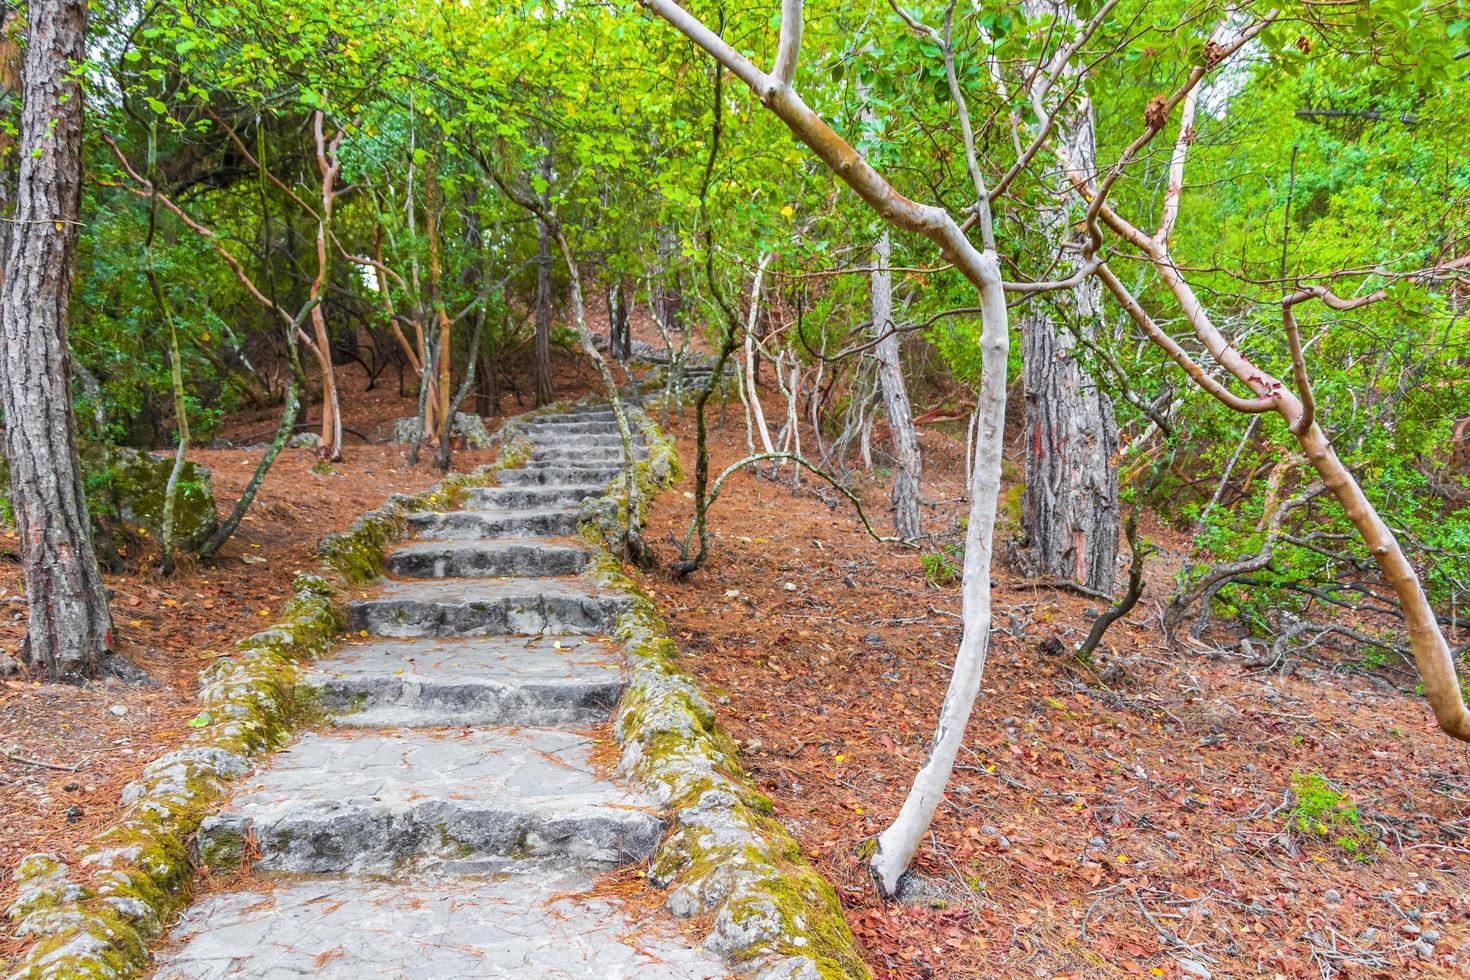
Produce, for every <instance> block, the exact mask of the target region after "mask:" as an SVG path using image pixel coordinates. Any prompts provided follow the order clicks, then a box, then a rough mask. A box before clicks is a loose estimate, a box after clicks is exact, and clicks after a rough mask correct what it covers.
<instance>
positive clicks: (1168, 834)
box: [1164, 830, 1179, 841]
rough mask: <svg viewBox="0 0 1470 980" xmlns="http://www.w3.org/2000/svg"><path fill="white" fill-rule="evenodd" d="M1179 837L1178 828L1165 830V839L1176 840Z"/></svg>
mask: <svg viewBox="0 0 1470 980" xmlns="http://www.w3.org/2000/svg"><path fill="white" fill-rule="evenodd" d="M1178 839H1179V831H1177V830H1166V831H1164V840H1169V841H1174V840H1178Z"/></svg>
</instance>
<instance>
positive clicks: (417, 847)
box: [198, 728, 664, 874]
mask: <svg viewBox="0 0 1470 980" xmlns="http://www.w3.org/2000/svg"><path fill="white" fill-rule="evenodd" d="M592 748H593V741H592V738H591V737H590V736H589V735H587V734H584V733H580V732H576V731H567V730H563V729H552V728H519V729H512V728H489V729H434V730H413V729H404V730H394V731H383V732H378V731H375V732H371V733H369V732H350V731H339V732H308V733H306V734H304V735H302V736H301V737H300V738H299V739H297V740H296V741H295V742H293V743H292V744H291V745H289V746H288V747H287V748H285V749H284V750H282V751H281V752H279V753H277V754H275V755H274V756H272V757H271V759H270V761H269V763H268V764H267V765H266V767H265V768H264V769H262V770H261V771H259V772H257V773H255V774H254V775H253V776H250V777H248V778H246V779H245V780H242V781H241V783H240V784H238V786H239V788H238V789H237V791H236V793H235V795H234V796H233V797H232V798H231V799H230V800H229V802H228V803H226V804H225V806H224V807H223V808H222V809H221V812H220V813H219V814H218V815H217V816H213V817H209V818H206V819H205V821H204V823H203V824H202V825H201V827H200V830H199V839H198V844H199V851H200V853H201V854H202V855H204V857H205V859H206V860H207V861H210V862H212V863H215V864H228V863H230V862H232V861H233V862H235V863H238V861H239V848H240V846H241V843H242V842H243V841H244V840H245V839H246V838H247V837H253V838H254V842H255V847H256V848H257V851H258V854H259V859H258V861H257V863H256V867H258V868H260V869H262V870H266V871H286V872H294V873H302V874H334V873H342V872H359V873H388V872H391V871H394V870H401V869H404V868H413V867H440V868H443V869H445V870H450V871H476V870H479V871H484V870H501V869H503V868H504V866H505V864H506V863H507V861H508V860H525V859H529V858H552V859H569V860H573V861H576V862H578V863H584V864H590V865H595V866H599V867H612V866H616V865H621V864H627V863H630V862H634V861H641V860H644V859H645V858H647V857H648V856H649V855H650V854H651V853H652V852H653V848H654V846H655V845H656V844H657V843H658V839H659V836H660V835H661V834H662V833H663V829H664V823H663V820H662V819H661V818H660V817H659V816H658V815H657V814H656V813H655V812H653V808H652V803H651V801H649V800H648V799H647V798H646V797H644V796H642V795H641V794H636V793H633V792H631V791H629V790H626V789H624V788H622V787H620V786H617V785H615V784H614V783H612V782H611V781H609V780H608V779H606V778H604V777H602V776H601V775H599V774H598V773H597V772H596V771H595V769H594V767H593V765H592V762H591V750H592Z"/></svg>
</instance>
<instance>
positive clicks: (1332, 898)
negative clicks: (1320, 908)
mask: <svg viewBox="0 0 1470 980" xmlns="http://www.w3.org/2000/svg"><path fill="white" fill-rule="evenodd" d="M1322 899H1323V901H1325V902H1326V903H1327V904H1328V905H1336V904H1337V903H1338V902H1341V901H1342V893H1341V892H1339V891H1338V890H1337V889H1336V888H1329V889H1327V890H1326V891H1325V892H1323V893H1322Z"/></svg>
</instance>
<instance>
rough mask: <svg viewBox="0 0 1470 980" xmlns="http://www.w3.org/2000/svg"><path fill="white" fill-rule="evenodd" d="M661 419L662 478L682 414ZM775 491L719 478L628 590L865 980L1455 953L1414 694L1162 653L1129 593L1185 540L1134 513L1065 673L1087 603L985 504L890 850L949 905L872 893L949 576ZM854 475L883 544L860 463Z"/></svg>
mask: <svg viewBox="0 0 1470 980" xmlns="http://www.w3.org/2000/svg"><path fill="white" fill-rule="evenodd" d="M712 414H713V416H714V417H716V418H717V417H718V409H715V410H714V412H713V413H712ZM670 428H671V429H672V431H674V432H675V433H676V434H677V436H678V439H679V447H680V452H681V455H682V457H683V458H684V460H685V461H686V468H689V469H690V470H691V471H692V465H690V464H689V461H691V460H692V459H693V454H694V445H693V439H692V433H693V424H692V420H691V419H688V418H686V419H684V420H679V419H677V418H676V419H673V420H672V421H671V426H670ZM963 440H964V434H963V431H962V430H960V431H950V432H944V431H939V430H938V429H937V428H930V429H926V430H925V431H924V432H923V433H922V436H921V441H922V444H923V448H924V454H925V455H924V478H925V483H924V489H925V492H926V497H927V499H928V500H929V501H930V502H931V506H929V507H927V508H926V510H925V521H926V530H928V531H929V532H931V533H932V534H933V539H932V541H931V542H930V543H928V544H926V545H925V550H926V551H928V552H930V553H933V552H938V551H939V550H941V548H942V547H944V546H946V545H952V544H958V543H959V542H961V541H962V539H963V533H962V530H961V525H960V518H961V517H962V516H963V514H964V513H965V511H966V509H967V507H966V504H965V503H964V501H963V498H962V494H963V478H964V474H963V451H964V441H963ZM878 444H879V443H878V437H877V436H876V435H875V447H876V446H877V445H878ZM1014 448H1016V450H1017V452H1016V453H1014V454H1013V455H1014V457H1015V458H1016V459H1018V460H1019V458H1020V453H1019V446H1016V447H1014ZM711 450H712V460H711V472H712V473H719V472H721V471H722V470H723V468H724V467H725V466H727V465H729V464H730V463H732V462H735V461H736V460H738V459H740V458H742V457H743V456H744V455H745V454H746V447H745V432H744V425H743V422H742V421H741V414H740V406H739V404H738V402H737V403H736V404H734V405H733V407H732V409H731V411H730V414H729V421H728V422H727V423H726V424H725V425H723V426H720V425H716V426H715V427H714V428H713V432H712V439H711ZM689 483H690V479H689V478H686V480H685V484H684V486H683V487H681V488H680V490H684V491H687V489H688V486H689ZM789 483H790V472H789V471H787V472H786V473H785V474H784V475H783V476H782V477H781V479H780V482H779V483H773V482H772V481H771V480H769V479H767V478H764V477H759V478H758V477H756V476H755V475H754V474H753V473H752V472H751V471H749V470H745V471H742V472H741V473H740V474H739V475H738V476H735V477H732V478H731V479H730V480H729V482H728V483H727V485H726V489H725V491H724V493H723V494H722V496H721V498H720V500H719V501H718V502H717V503H716V505H715V507H714V508H713V510H712V511H711V513H710V524H711V528H712V532H711V545H712V548H711V556H710V560H709V564H708V565H707V566H706V567H705V568H704V569H702V570H701V571H699V572H696V573H695V574H693V575H691V576H690V577H689V578H688V579H686V580H684V581H678V582H676V581H673V580H672V579H670V578H669V577H668V576H667V575H664V574H660V573H654V574H651V575H649V576H648V577H647V579H646V580H645V586H646V587H647V588H649V589H650V590H651V591H652V592H653V593H654V594H655V595H656V596H657V599H658V601H659V604H660V606H661V608H662V610H663V612H664V614H665V617H666V618H667V619H668V620H669V621H670V623H671V624H672V626H673V627H674V629H675V630H676V633H677V639H678V641H679V643H680V648H681V649H682V650H683V652H684V655H685V657H686V658H687V663H688V665H689V667H690V669H692V670H693V672H694V673H695V674H696V676H697V677H698V678H699V680H700V682H701V683H702V685H703V686H704V688H705V690H706V691H707V692H709V693H711V694H712V695H717V696H718V701H719V707H718V711H719V714H720V717H721V720H722V722H723V723H724V724H725V725H726V726H727V728H728V729H729V730H730V732H731V734H733V735H734V736H735V737H736V738H737V739H738V740H739V742H740V743H741V754H742V761H743V762H744V764H745V766H746V768H747V770H748V771H749V772H750V773H751V775H752V776H753V777H754V778H755V779H756V780H757V782H758V784H759V785H760V788H761V789H762V791H763V792H765V793H767V794H769V795H770V796H771V797H772V798H773V799H774V800H775V802H776V813H777V816H778V817H779V818H780V819H781V820H782V821H784V822H785V823H786V824H788V825H789V826H790V827H791V828H792V829H793V831H794V832H795V833H796V834H797V836H798V838H799V839H800V841H801V843H802V846H803V847H804V849H805V850H806V852H807V854H808V855H809V856H810V857H811V858H812V860H813V861H814V862H815V863H816V864H817V866H818V868H819V869H820V870H821V871H822V872H823V873H824V874H825V875H826V876H827V877H828V878H829V880H831V881H832V882H833V884H834V885H835V886H836V887H837V889H838V893H839V895H840V897H841V899H842V902H843V905H844V908H845V910H846V913H847V918H848V921H849V923H850V924H851V926H852V928H853V931H854V932H855V933H856V935H857V936H858V938H859V939H860V941H861V942H862V944H863V947H864V950H865V954H866V956H867V958H868V962H869V963H870V965H871V966H872V967H873V969H874V971H875V972H876V974H877V975H878V976H879V977H882V978H928V977H952V978H961V977H1006V978H1009V977H1017V978H1020V977H1113V976H1128V975H1139V976H1155V977H1159V976H1162V977H1189V976H1204V975H1205V973H1206V972H1208V973H1210V974H1211V975H1213V976H1215V977H1242V976H1256V975H1261V976H1284V977H1319V976H1321V977H1326V976H1335V975H1346V976H1409V975H1412V976H1431V977H1432V976H1446V977H1448V976H1466V975H1467V972H1470V886H1467V881H1466V872H1467V869H1470V862H1467V857H1470V840H1466V839H1465V838H1466V836H1467V835H1470V776H1467V754H1466V752H1465V748H1464V746H1460V745H1457V744H1455V743H1452V742H1451V741H1450V740H1449V739H1447V738H1446V737H1444V736H1443V735H1441V734H1440V733H1439V731H1438V729H1437V728H1435V726H1434V723H1433V718H1432V716H1431V714H1430V712H1429V709H1428V707H1427V705H1426V703H1425V702H1424V701H1423V699H1422V698H1419V697H1416V696H1414V695H1413V694H1411V693H1406V692H1401V691H1400V690H1398V689H1396V688H1394V687H1392V686H1391V685H1390V684H1388V683H1387V682H1386V681H1385V680H1384V679H1383V678H1382V677H1379V676H1370V675H1366V674H1363V673H1360V672H1355V670H1354V669H1353V668H1352V667H1351V666H1350V665H1349V664H1347V663H1343V664H1340V665H1334V664H1332V663H1327V664H1311V663H1303V662H1300V661H1296V662H1292V663H1291V668H1292V669H1291V670H1290V671H1289V672H1287V673H1282V672H1274V673H1273V672H1268V671H1266V670H1261V669H1252V668H1251V667H1249V666H1247V663H1246V658H1245V656H1244V655H1241V654H1237V653H1235V652H1234V651H1233V650H1231V651H1226V650H1217V649H1215V648H1214V647H1212V646H1208V645H1206V644H1201V645H1200V648H1199V649H1194V650H1170V649H1168V648H1167V647H1166V646H1165V645H1164V643H1163V641H1162V637H1161V634H1160V631H1159V628H1158V622H1159V609H1160V608H1161V603H1162V602H1163V601H1164V600H1166V599H1167V595H1168V590H1169V587H1170V584H1171V582H1172V580H1173V570H1174V568H1176V567H1177V566H1178V563H1179V561H1180V559H1181V557H1182V546H1183V544H1184V542H1185V541H1186V536H1185V535H1181V534H1178V533H1175V532H1171V531H1170V530H1169V529H1167V528H1161V527H1158V526H1153V527H1149V528H1146V530H1145V534H1146V536H1147V537H1149V538H1150V539H1151V540H1152V541H1153V542H1154V543H1155V544H1158V545H1161V546H1162V547H1163V549H1164V553H1163V554H1162V555H1160V556H1158V557H1157V558H1154V559H1151V563H1150V566H1149V572H1148V575H1147V581H1148V591H1147V592H1146V593H1145V599H1144V601H1143V602H1142V603H1140V605H1139V606H1138V608H1137V609H1136V610H1135V613H1134V615H1133V616H1132V617H1130V618H1129V619H1127V620H1125V621H1123V622H1120V623H1118V624H1115V626H1114V627H1113V629H1112V630H1110V631H1109V633H1108V634H1107V636H1106V638H1105V640H1104V643H1103V649H1101V650H1099V651H1098V653H1097V654H1096V655H1094V657H1093V658H1092V659H1091V662H1090V663H1089V664H1083V663H1081V662H1079V661H1078V660H1077V659H1076V658H1075V657H1073V656H1072V655H1071V654H1070V650H1071V649H1073V647H1074V645H1075V644H1076V643H1077V642H1079V641H1080V640H1081V639H1082V638H1083V637H1084V636H1085V635H1086V633H1087V631H1088V630H1089V629H1090V628H1091V619H1092V618H1093V617H1094V616H1095V615H1096V613H1097V612H1099V611H1101V609H1102V608H1103V604H1102V603H1100V602H1098V601H1097V600H1095V599H1088V598H1085V597H1082V596H1079V595H1075V594H1072V593H1070V592H1065V591H1058V590H1056V589H1052V588H1044V587H1037V586H1035V585H1034V584H1031V583H1029V582H1028V580H1026V579H1025V578H1023V577H1022V576H1020V575H1018V574H1016V573H1015V572H1014V571H1013V570H1012V569H1011V568H1010V567H1009V566H1008V563H1007V562H1006V561H1005V559H1004V555H1005V552H1006V550H1007V549H1006V548H1005V547H1004V541H1005V540H1006V539H1007V538H1012V537H1014V535H1015V533H1016V531H1017V528H1016V527H1015V526H1014V519H1012V523H1011V526H1009V527H1005V526H1003V527H1002V528H1001V537H1000V541H1001V543H999V544H998V545H997V551H998V552H999V553H1000V554H1001V556H1002V557H1001V559H1000V560H999V561H998V562H997V564H998V566H999V567H998V568H997V570H996V572H995V574H994V576H993V579H994V584H995V603H996V620H997V629H996V631H995V632H994V633H993V634H992V642H991V648H990V657H989V664H988V666H987V668H986V678H985V682H984V689H983V694H982V696H981V698H980V700H979V703H978V704H977V705H976V708H975V714H974V717H973V720H972V721H971V723H970V726H969V730H968V733H967V737H966V742H965V747H964V749H963V750H962V752H961V756H960V760H959V766H958V770H957V771H956V773H955V774H954V779H953V780H952V782H951V785H950V788H949V791H948V793H947V795H946V798H945V801H944V803H943V805H942V806H941V807H940V810H939V813H938V815H937V816H936V819H935V821H934V825H933V829H932V831H931V834H930V836H929V839H928V842H927V845H926V846H925V847H924V848H923V849H922V850H921V851H920V853H919V856H918V864H917V868H918V870H919V871H920V872H921V873H922V874H923V875H925V876H926V877H928V878H930V879H933V880H935V881H937V882H938V883H940V884H941V886H942V887H943V888H944V889H945V890H947V891H948V892H949V893H950V901H948V902H946V903H945V904H944V906H943V907H942V908H914V907H909V906H904V905H896V904H883V903H882V902H880V901H878V900H877V898H876V895H875V892H874V889H873V886H872V883H871V881H870V879H869V878H868V875H867V871H866V867H865V865H864V864H863V863H862V862H860V861H859V860H858V859H857V858H856V857H855V855H854V850H855V849H856V847H857V846H858V845H859V843H860V842H862V841H863V840H864V839H865V838H868V837H870V836H872V835H873V834H875V833H877V832H878V831H880V830H882V829H883V828H884V826H885V825H886V822H887V821H888V820H889V819H891V818H892V816H893V815H894V813H896V812H897V809H898V806H899V804H900V803H901V802H902V800H903V797H904V795H905V794H906V792H907V790H908V786H909V782H910V780H911V779H912V777H913V775H914V772H915V771H916V770H917V768H918V767H919V766H920V765H921V764H922V762H923V761H924V758H925V755H926V752H927V748H928V743H929V738H930V736H931V734H932V729H933V724H934V720H935V718H936V716H937V713H938V707H939V704H940V701H941V699H942V697H943V694H944V689H945V686H946V685H947V684H948V682H949V664H950V663H951V662H952V661H953V657H954V651H955V648H956V646H957V643H958V640H959V636H960V629H959V618H958V613H959V609H960V595H959V588H958V586H957V585H951V586H944V587H939V586H935V585H932V584H930V583H929V582H928V581H927V580H926V577H925V572H924V567H923V564H922V561H921V554H920V553H919V552H916V551H914V550H912V549H905V548H901V547H898V546H895V545H882V544H878V543H876V542H874V541H873V540H871V539H870V538H869V537H867V536H866V535H865V534H864V532H863V530H862V527H861V525H860V523H859V522H858V520H857V517H856V514H855V513H854V511H853V509H852V508H851V506H850V505H849V504H848V503H847V501H845V500H843V499H842V498H840V497H839V496H838V495H837V494H835V493H833V492H832V491H831V490H830V489H829V488H827V487H825V486H823V485H822V484H820V482H816V483H814V482H813V481H812V480H810V479H809V478H808V477H807V476H806V475H805V474H804V475H803V480H802V489H801V491H800V492H799V493H797V494H792V492H791V490H790V487H789ZM857 489H858V490H859V492H860V495H861V496H862V498H863V500H864V503H865V509H866V510H867V511H868V514H869V516H870V519H871V520H872V521H873V523H874V524H875V525H876V526H878V527H879V528H880V530H882V531H883V532H884V533H891V530H890V528H891V523H890V522H891V517H890V516H889V514H888V513H887V512H886V504H887V494H888V490H889V475H888V473H887V472H886V471H883V470H876V471H874V472H873V473H871V474H860V475H859V480H858V487H857ZM692 510H693V507H692V501H691V499H690V498H689V495H688V494H687V492H683V493H681V492H678V491H676V492H673V493H666V494H664V495H663V496H661V497H660V498H659V500H658V502H657V503H656V504H655V506H654V508H653V513H652V519H651V521H650V526H649V528H648V530H647V535H646V536H647V540H648V541H649V542H650V543H651V544H652V545H654V546H655V547H656V548H657V549H659V552H660V557H661V559H665V564H666V563H667V559H670V558H672V557H674V555H675V552H676V548H675V546H674V543H673V540H672V538H671V535H672V536H675V537H678V538H682V537H683V534H684V531H685V528H686V527H687V526H688V522H689V520H690V517H691V514H692ZM1401 676H1402V675H1401ZM1318 779H1324V780H1325V781H1326V782H1325V783H1319V782H1318V781H1317V780H1318ZM1294 786H1295V787H1299V788H1301V789H1302V792H1296V791H1295V789H1294ZM1314 788H1315V790H1316V792H1313V790H1314ZM1338 792H1340V793H1341V794H1342V796H1341V797H1337V796H1334V795H1333V794H1334V793H1338ZM1300 800H1305V802H1300V803H1299V801H1300ZM1349 806H1355V807H1356V810H1350V809H1348V807H1349Z"/></svg>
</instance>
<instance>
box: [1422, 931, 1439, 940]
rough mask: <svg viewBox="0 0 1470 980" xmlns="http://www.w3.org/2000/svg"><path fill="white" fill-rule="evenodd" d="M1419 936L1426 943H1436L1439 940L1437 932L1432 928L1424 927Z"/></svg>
mask: <svg viewBox="0 0 1470 980" xmlns="http://www.w3.org/2000/svg"><path fill="white" fill-rule="evenodd" d="M1419 938H1420V939H1422V940H1424V941H1425V942H1426V943H1437V942H1439V933H1438V932H1436V931H1435V930H1433V929H1425V930H1424V933H1423V935H1421V936H1420V937H1419Z"/></svg>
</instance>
